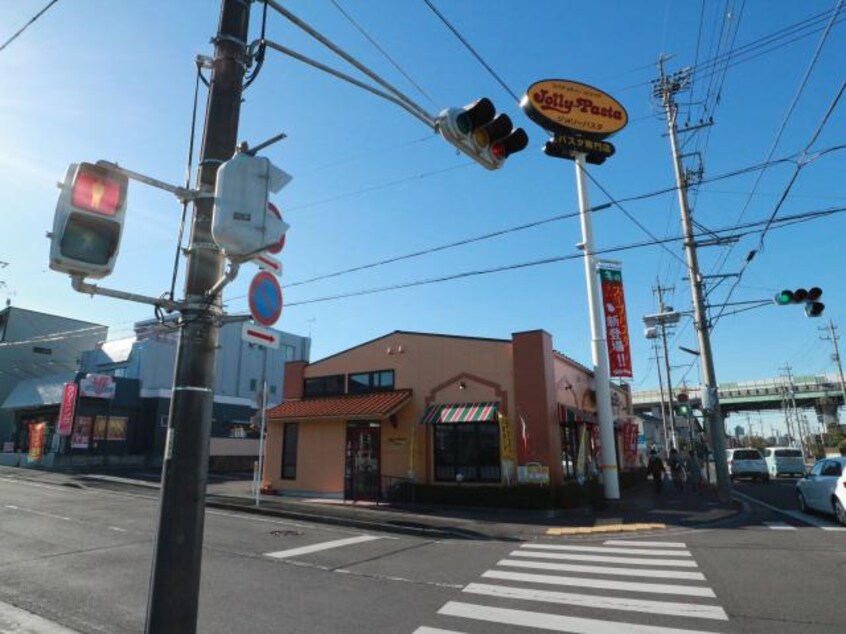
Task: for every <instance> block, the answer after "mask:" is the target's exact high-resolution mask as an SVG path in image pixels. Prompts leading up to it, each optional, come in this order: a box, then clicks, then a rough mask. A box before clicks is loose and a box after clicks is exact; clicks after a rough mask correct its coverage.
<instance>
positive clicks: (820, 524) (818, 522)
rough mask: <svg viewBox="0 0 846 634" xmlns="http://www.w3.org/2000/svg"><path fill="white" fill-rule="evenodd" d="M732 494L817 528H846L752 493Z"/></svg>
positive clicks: (734, 492)
mask: <svg viewBox="0 0 846 634" xmlns="http://www.w3.org/2000/svg"><path fill="white" fill-rule="evenodd" d="M731 494H732V495H733V496H735V497H738V498H740V499H741V500H746V501H747V502H751V503H753V504H760V505H761V506H763V507H764V508H768V509H770V510H771V511H775V512H776V513H781V514H782V515H787V517H792V518H793V519H795V520H799V521H800V522H802V523H803V524H808V525H810V526H816V527H817V528H822V529H824V530H829V531H840V530H846V528H843V527H841V526H837V525H836V524H832V523H831V522H829V521H828V520H824V519H822V518H818V517H813V516H811V515H806V514H804V513H800V512H799V511H788V510H786V509H780V508H778V507H777V506H773V505H772V504H767V503H766V502H761V500H759V499H757V498H753V497H752V496H751V495H746V494H745V493H741V492H740V491H732V492H731Z"/></svg>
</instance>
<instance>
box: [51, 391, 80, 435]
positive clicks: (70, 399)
mask: <svg viewBox="0 0 846 634" xmlns="http://www.w3.org/2000/svg"><path fill="white" fill-rule="evenodd" d="M78 391H79V387H78V386H77V384H76V383H65V387H64V389H63V390H62V404H61V405H60V406H59V421H58V424H57V425H56V433H57V434H59V436H70V433H71V429H72V428H73V417H74V413H75V412H76V395H77V392H78Z"/></svg>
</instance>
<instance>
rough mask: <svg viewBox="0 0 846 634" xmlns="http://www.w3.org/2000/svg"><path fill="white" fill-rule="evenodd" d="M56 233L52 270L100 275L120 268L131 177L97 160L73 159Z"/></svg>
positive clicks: (52, 239)
mask: <svg viewBox="0 0 846 634" xmlns="http://www.w3.org/2000/svg"><path fill="white" fill-rule="evenodd" d="M60 188H61V193H60V194H59V202H58V204H57V205H56V213H55V215H54V216H53V231H52V233H50V234H49V237H50V268H51V269H53V270H54V271H61V272H63V273H70V274H71V275H80V276H82V277H93V278H100V277H105V276H107V275H109V274H110V273H111V272H112V270H113V269H114V267H115V261H116V260H117V255H118V249H119V247H120V238H121V233H122V231H123V222H124V218H125V216H126V194H127V190H128V188H129V179H128V178H127V177H126V176H125V175H124V174H123V173H121V172H119V171H117V170H115V169H112V168H110V167H106V166H104V165H101V164H93V163H79V164H77V163H71V165H69V166H68V170H67V172H66V174H65V180H64V182H63V183H62V184H61V185H60Z"/></svg>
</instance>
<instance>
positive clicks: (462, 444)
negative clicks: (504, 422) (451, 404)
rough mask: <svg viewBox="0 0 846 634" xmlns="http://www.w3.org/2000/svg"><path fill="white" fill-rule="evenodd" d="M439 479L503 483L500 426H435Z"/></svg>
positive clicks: (436, 464) (476, 424)
mask: <svg viewBox="0 0 846 634" xmlns="http://www.w3.org/2000/svg"><path fill="white" fill-rule="evenodd" d="M434 433H435V480H437V481H439V482H455V481H456V478H457V477H458V475H459V474H460V475H461V476H462V477H461V481H462V482H499V480H500V461H499V426H498V425H495V424H492V423H445V424H441V425H435V432H434Z"/></svg>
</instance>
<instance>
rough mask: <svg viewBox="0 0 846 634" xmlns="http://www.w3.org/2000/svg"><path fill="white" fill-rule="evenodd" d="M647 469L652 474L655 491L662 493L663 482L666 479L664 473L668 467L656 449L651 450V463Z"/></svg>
mask: <svg viewBox="0 0 846 634" xmlns="http://www.w3.org/2000/svg"><path fill="white" fill-rule="evenodd" d="M646 470H647V471H648V472H649V475H651V476H652V486H654V487H655V493H656V495H657V494H660V493H661V483H662V481H663V479H664V473H666V469H665V467H664V461H663V460H661V456H659V455H658V452H657V451H655V450H654V449H653V450H652V451H650V452H649V463H648V464H647V466H646Z"/></svg>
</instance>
